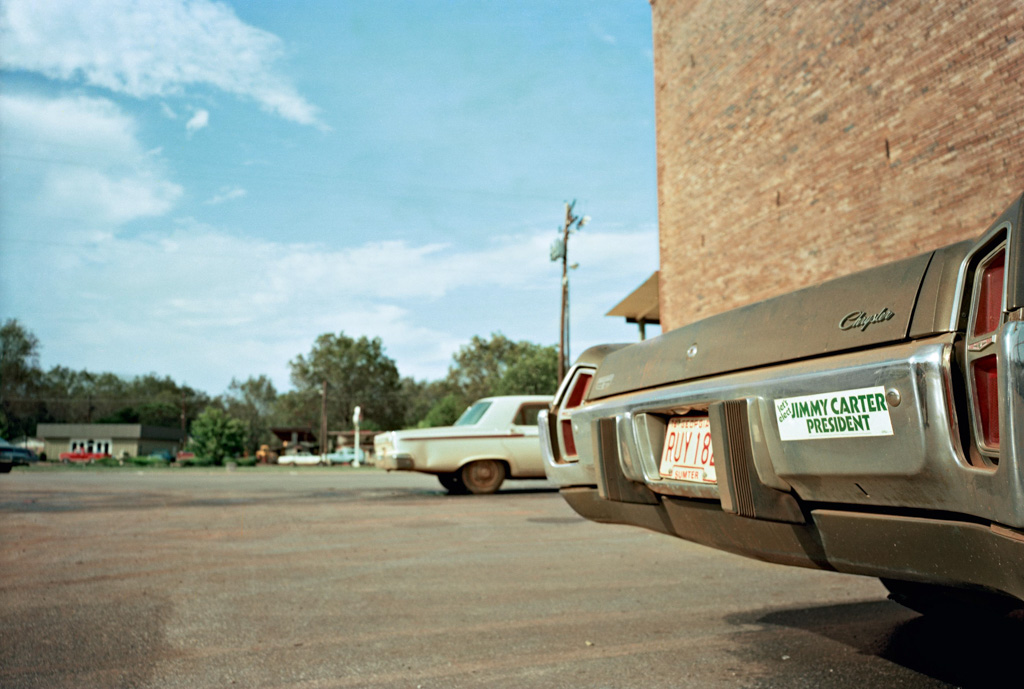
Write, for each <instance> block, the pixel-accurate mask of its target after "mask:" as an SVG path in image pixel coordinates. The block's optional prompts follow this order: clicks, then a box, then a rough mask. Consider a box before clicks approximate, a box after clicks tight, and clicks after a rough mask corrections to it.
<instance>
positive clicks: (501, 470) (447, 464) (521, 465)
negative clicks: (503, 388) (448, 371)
mask: <svg viewBox="0 0 1024 689" xmlns="http://www.w3.org/2000/svg"><path fill="white" fill-rule="evenodd" d="M550 403H551V397H550V396H544V395H515V396H504V397H486V398H484V399H481V400H478V401H477V402H475V403H473V404H472V405H471V406H470V407H469V408H468V409H466V411H465V412H463V414H462V416H460V417H459V419H458V420H457V421H456V422H455V425H453V426H441V427H437V428H411V429H407V430H402V431H391V432H389V433H381V434H379V435H377V436H376V437H375V438H374V453H375V454H376V456H377V462H378V465H379V466H381V467H382V468H384V469H386V470H388V471H419V472H422V473H425V474H434V475H436V476H437V478H438V480H439V481H440V482H441V485H442V486H444V487H445V488H446V489H447V490H448V491H449V492H451V493H464V492H469V493H477V494H484V493H493V492H495V491H496V490H498V488H500V487H501V484H502V483H503V482H504V481H505V479H506V478H515V479H521V478H522V479H532V478H536V479H543V478H544V462H543V460H542V459H541V454H540V443H539V441H538V439H537V415H538V413H540V412H541V411H542V410H544V409H547V407H548V405H549V404H550Z"/></svg>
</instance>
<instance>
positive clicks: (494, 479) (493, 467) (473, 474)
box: [460, 459, 505, 495]
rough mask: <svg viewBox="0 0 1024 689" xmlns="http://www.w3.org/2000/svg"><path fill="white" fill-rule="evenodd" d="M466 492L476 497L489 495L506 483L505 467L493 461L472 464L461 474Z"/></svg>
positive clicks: (463, 469)
mask: <svg viewBox="0 0 1024 689" xmlns="http://www.w3.org/2000/svg"><path fill="white" fill-rule="evenodd" d="M460 473H461V476H462V483H463V485H465V486H466V490H468V491H469V492H470V493H473V494H474V495H489V494H490V493H494V492H496V491H497V490H498V488H500V487H501V484H502V483H503V482H504V481H505V465H504V464H503V463H501V462H498V461H495V460H493V459H484V460H481V461H479V462H470V463H469V464H467V465H466V466H464V467H462V471H461V472H460Z"/></svg>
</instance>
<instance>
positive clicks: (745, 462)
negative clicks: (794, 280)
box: [539, 197, 1024, 614]
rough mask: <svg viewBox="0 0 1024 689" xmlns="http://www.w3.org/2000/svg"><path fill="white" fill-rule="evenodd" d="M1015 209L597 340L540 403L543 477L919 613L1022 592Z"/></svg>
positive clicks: (1020, 244)
mask: <svg viewBox="0 0 1024 689" xmlns="http://www.w3.org/2000/svg"><path fill="white" fill-rule="evenodd" d="M1022 225H1024V197H1022V198H1019V199H1017V201H1015V202H1014V203H1013V204H1012V205H1011V206H1010V208H1009V209H1007V210H1006V211H1005V212H1004V213H1003V214H1002V215H1001V216H999V217H998V218H997V220H996V221H995V222H994V223H993V224H992V225H991V226H990V227H989V228H988V230H987V231H986V232H985V233H984V234H983V235H982V236H981V237H980V238H979V239H978V240H976V241H964V242H960V243H957V244H953V245H950V246H947V247H944V248H941V249H937V250H935V251H930V252H928V253H926V254H923V255H921V256H917V257H914V258H909V259H906V260H902V261H898V262H896V263H891V264H888V265H883V266H879V267H877V268H873V269H871V270H867V271H864V272H861V273H857V274H854V275H849V276H846V277H842V278H838V279H836V280H832V281H830V282H826V283H823V284H821V285H818V286H815V287H811V288H808V289H803V290H799V291H796V292H793V293H790V294H786V295H782V296H779V297H776V298H773V299H769V300H767V301H763V302H760V303H757V304H752V305H749V306H746V307H743V308H740V309H736V310H733V311H729V312H726V313H723V314H719V315H717V316H713V317H711V318H708V319H705V320H703V321H700V322H697V323H693V324H691V325H688V326H684V327H681V328H678V329H675V330H672V331H669V332H667V333H666V334H664V335H662V336H660V337H658V338H655V339H652V340H648V341H646V342H641V343H638V344H632V345H628V346H624V345H611V346H604V347H596V348H592V349H590V350H588V351H587V352H585V353H584V354H583V355H582V356H581V357H580V359H579V361H578V362H577V363H576V365H575V366H574V368H573V369H572V370H571V372H570V374H569V375H568V376H567V377H566V379H565V381H564V383H563V385H562V387H561V389H560V390H559V392H558V394H557V396H556V400H555V404H554V405H553V407H552V409H551V411H550V412H548V413H544V414H542V415H541V419H540V421H539V425H540V428H541V440H542V443H543V444H544V455H545V463H546V466H547V473H548V477H549V478H550V479H551V480H552V481H553V482H555V483H557V484H558V485H559V487H560V489H561V493H562V496H563V497H564V498H565V499H566V501H567V502H568V503H569V504H570V505H571V506H572V507H573V509H575V510H576V511H577V512H578V513H579V514H581V515H582V516H584V517H587V518H589V519H592V520H594V521H598V522H614V523H623V524H632V525H636V526H642V527H646V528H649V529H653V530H655V531H661V532H664V533H667V534H670V535H673V536H677V537H679V538H684V539H687V540H690V541H695V542H697V543H702V544H705V545H708V546H711V547H714V548H719V549H722V550H726V551H729V552H733V553H738V554H741V555H746V556H749V557H753V558H756V559H760V560H765V561H768V562H776V563H781V564H785V565H796V566H802V567H811V568H820V569H827V570H835V571H839V572H846V573H851V574H861V575H867V576H872V577H879V578H880V579H881V580H882V582H883V584H884V585H885V586H886V587H887V588H888V590H889V591H890V594H891V595H890V597H891V598H892V599H893V600H896V601H897V602H900V603H902V604H904V605H907V606H908V607H911V608H913V609H916V610H918V611H921V612H926V613H942V614H947V613H957V614H958V613H961V612H964V611H972V612H977V611H979V610H985V611H989V612H995V613H1005V612H1007V611H1010V610H1013V609H1019V608H1021V607H1022V605H1024V226H1022ZM638 566H639V565H638ZM638 571H642V570H638ZM680 577H682V578H683V579H685V574H684V573H680Z"/></svg>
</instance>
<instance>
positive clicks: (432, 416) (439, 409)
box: [421, 394, 466, 427]
mask: <svg viewBox="0 0 1024 689" xmlns="http://www.w3.org/2000/svg"><path fill="white" fill-rule="evenodd" d="M465 410H466V405H465V404H464V403H463V402H462V398H461V397H460V396H458V395H455V394H449V395H445V396H444V397H442V398H441V399H440V400H438V401H437V403H436V404H434V406H433V407H431V408H430V411H428V412H427V415H426V416H425V417H424V418H423V422H422V424H421V425H423V426H427V427H434V426H451V425H452V424H453V423H455V422H456V421H457V420H458V418H459V416H461V415H462V412H464V411H465Z"/></svg>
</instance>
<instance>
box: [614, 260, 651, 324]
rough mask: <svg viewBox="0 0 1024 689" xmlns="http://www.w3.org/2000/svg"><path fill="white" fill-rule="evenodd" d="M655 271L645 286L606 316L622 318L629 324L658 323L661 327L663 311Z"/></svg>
mask: <svg viewBox="0 0 1024 689" xmlns="http://www.w3.org/2000/svg"><path fill="white" fill-rule="evenodd" d="M660 272H661V271H658V270H656V271H654V272H653V273H651V277H649V278H647V280H646V281H644V284H642V285H640V286H639V287H637V288H636V289H635V290H633V291H632V292H631V293H630V294H629V296H627V297H626V298H625V299H623V300H622V301H620V302H619V303H618V304H616V305H615V307H614V308H613V309H612V310H611V311H609V312H608V313H606V314H605V315H606V316H620V317H624V318H625V319H626V322H627V323H656V324H658V325H661V310H660V309H659V305H658V275H659V274H660Z"/></svg>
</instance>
